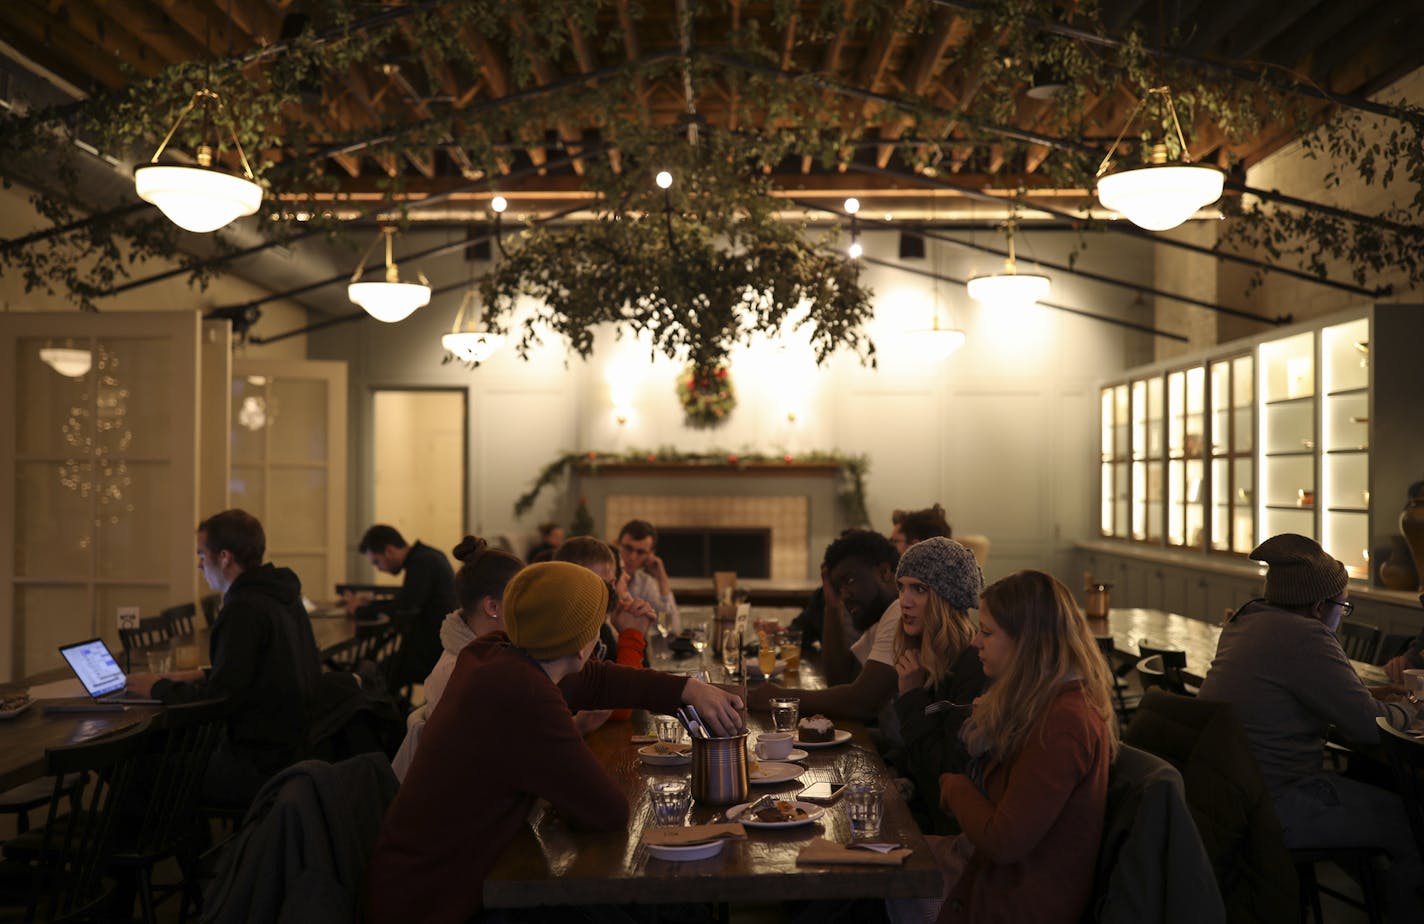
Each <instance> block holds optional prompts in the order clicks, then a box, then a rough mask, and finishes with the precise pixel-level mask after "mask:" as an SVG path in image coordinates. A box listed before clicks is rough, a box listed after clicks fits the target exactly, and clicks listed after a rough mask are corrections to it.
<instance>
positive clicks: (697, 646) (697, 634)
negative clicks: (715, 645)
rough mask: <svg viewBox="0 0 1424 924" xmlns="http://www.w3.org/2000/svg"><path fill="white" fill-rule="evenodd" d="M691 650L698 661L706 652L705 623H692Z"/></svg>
mask: <svg viewBox="0 0 1424 924" xmlns="http://www.w3.org/2000/svg"><path fill="white" fill-rule="evenodd" d="M692 648H693V650H694V651H696V652H697V657H698V658H699V659H700V658H702V657H703V656H704V654H705V652H706V651H707V623H705V622H699V623H694V624H693V626H692Z"/></svg>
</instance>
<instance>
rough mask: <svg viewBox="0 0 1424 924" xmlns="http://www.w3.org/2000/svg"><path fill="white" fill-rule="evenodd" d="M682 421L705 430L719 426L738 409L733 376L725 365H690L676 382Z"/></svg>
mask: <svg viewBox="0 0 1424 924" xmlns="http://www.w3.org/2000/svg"><path fill="white" fill-rule="evenodd" d="M677 399H678V401H679V403H681V404H682V413H683V422H684V423H686V424H687V425H688V426H689V427H696V428H698V429H705V428H708V427H716V426H718V425H720V424H721V423H722V422H723V421H724V420H726V419H727V417H728V416H730V415H731V413H732V408H734V407H736V406H737V398H736V395H735V393H734V392H733V391H732V375H731V371H730V370H728V369H727V367H726V366H721V365H719V366H715V367H705V366H697V365H692V366H689V367H688V368H687V369H686V371H684V372H683V374H682V376H681V377H679V378H678V380H677Z"/></svg>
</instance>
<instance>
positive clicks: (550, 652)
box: [504, 561, 608, 661]
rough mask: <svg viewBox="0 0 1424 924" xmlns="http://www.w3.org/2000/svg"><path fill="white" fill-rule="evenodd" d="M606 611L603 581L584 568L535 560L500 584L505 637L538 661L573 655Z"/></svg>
mask: <svg viewBox="0 0 1424 924" xmlns="http://www.w3.org/2000/svg"><path fill="white" fill-rule="evenodd" d="M607 612H608V585H606V584H604V583H603V580H602V579H601V578H599V576H598V575H596V574H594V573H593V572H592V571H590V570H588V569H587V568H583V567H580V566H578V565H571V564H569V563H568V562H564V561H548V562H540V563H539V564H537V565H530V566H529V567H527V568H525V569H524V570H523V571H520V572H519V573H518V574H516V575H515V576H514V577H513V578H511V579H510V581H509V583H508V584H507V585H506V586H505V588H504V622H505V631H506V632H508V633H509V640H510V641H511V642H513V643H514V644H516V645H518V646H519V647H520V648H523V649H524V650H525V651H527V652H529V654H530V655H531V656H532V657H534V658H535V659H536V660H539V661H554V660H557V659H558V658H562V657H563V656H564V655H571V654H575V653H576V652H577V651H578V650H579V649H580V648H582V647H583V646H585V645H587V644H588V643H589V642H590V641H592V640H593V639H595V638H597V637H598V628H599V626H601V625H603V617H604V615H605V614H606V613H607Z"/></svg>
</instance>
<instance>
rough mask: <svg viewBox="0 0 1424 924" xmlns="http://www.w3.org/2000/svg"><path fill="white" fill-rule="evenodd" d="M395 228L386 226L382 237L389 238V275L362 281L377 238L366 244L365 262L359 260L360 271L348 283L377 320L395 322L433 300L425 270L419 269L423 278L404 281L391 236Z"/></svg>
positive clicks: (354, 296) (348, 292)
mask: <svg viewBox="0 0 1424 924" xmlns="http://www.w3.org/2000/svg"><path fill="white" fill-rule="evenodd" d="M394 233H395V229H394V228H389V227H387V228H382V229H381V237H378V238H376V241H380V240H381V238H384V239H385V241H386V279H385V281H384V282H361V281H360V279H361V274H362V273H364V272H365V271H366V258H367V257H369V256H370V255H371V250H372V249H373V248H374V247H375V246H376V241H372V242H371V246H370V247H368V248H366V253H365V254H363V255H362V257H361V262H360V263H358V264H356V272H354V273H352V274H351V284H350V285H348V286H347V287H346V295H347V297H348V298H350V299H351V301H353V302H355V303H356V304H358V305H360V306H361V307H362V308H364V309H366V313H367V314H369V315H370V316H371V317H373V318H375V319H376V320H377V321H385V322H386V323H387V324H393V323H395V322H396V321H404V320H405V319H406V318H408V317H410V315H411V313H412V312H413V311H415V309H417V308H419V307H421V306H422V305H428V304H430V282H429V280H427V279H426V278H425V275H424V274H423V273H417V274H416V275H417V276H419V277H420V282H418V283H416V282H401V281H400V274H399V273H398V272H397V271H396V263H395V260H393V259H392V258H391V239H392V237H393V236H394Z"/></svg>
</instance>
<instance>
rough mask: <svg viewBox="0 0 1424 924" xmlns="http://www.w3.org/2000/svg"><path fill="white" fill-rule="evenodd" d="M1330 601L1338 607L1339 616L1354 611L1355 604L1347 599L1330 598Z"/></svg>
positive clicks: (1342, 616) (1344, 615)
mask: <svg viewBox="0 0 1424 924" xmlns="http://www.w3.org/2000/svg"><path fill="white" fill-rule="evenodd" d="M1330 602H1331V603H1333V604H1335V605H1336V606H1338V607H1340V617H1341V618H1342V619H1343V618H1344V617H1346V616H1349V615H1350V614H1351V613H1353V612H1355V604H1353V603H1351V602H1350V601H1349V600H1331V601H1330Z"/></svg>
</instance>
